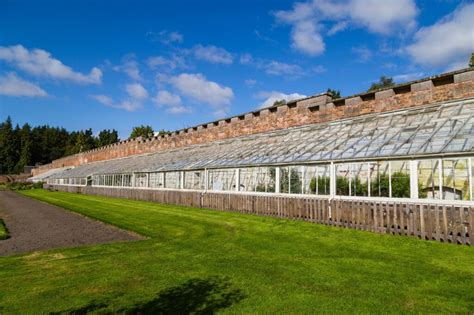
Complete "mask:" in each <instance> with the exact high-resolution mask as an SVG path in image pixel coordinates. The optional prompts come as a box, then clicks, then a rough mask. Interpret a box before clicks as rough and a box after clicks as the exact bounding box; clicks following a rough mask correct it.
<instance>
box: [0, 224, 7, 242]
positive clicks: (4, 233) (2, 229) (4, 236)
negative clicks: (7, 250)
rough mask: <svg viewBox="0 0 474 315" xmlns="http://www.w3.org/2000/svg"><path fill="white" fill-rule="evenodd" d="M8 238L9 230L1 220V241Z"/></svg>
mask: <svg viewBox="0 0 474 315" xmlns="http://www.w3.org/2000/svg"><path fill="white" fill-rule="evenodd" d="M7 238H8V230H7V228H6V227H5V223H4V222H3V220H2V219H0V240H6V239H7Z"/></svg>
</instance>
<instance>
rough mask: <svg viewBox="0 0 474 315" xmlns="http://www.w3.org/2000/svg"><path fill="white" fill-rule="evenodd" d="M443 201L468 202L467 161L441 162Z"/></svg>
mask: <svg viewBox="0 0 474 315" xmlns="http://www.w3.org/2000/svg"><path fill="white" fill-rule="evenodd" d="M442 192H443V199H447V200H469V199H470V195H469V170H468V160H467V159H452V160H444V161H443V187H442Z"/></svg>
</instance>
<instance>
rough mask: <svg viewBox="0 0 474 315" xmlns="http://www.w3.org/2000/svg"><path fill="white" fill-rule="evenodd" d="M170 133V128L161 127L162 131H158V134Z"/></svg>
mask: <svg viewBox="0 0 474 315" xmlns="http://www.w3.org/2000/svg"><path fill="white" fill-rule="evenodd" d="M169 133H170V131H169V130H164V129H161V130H160V131H158V136H161V135H166V134H169Z"/></svg>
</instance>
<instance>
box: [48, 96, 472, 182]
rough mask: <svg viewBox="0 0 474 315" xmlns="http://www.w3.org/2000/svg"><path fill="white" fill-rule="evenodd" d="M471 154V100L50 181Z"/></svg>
mask: <svg viewBox="0 0 474 315" xmlns="http://www.w3.org/2000/svg"><path fill="white" fill-rule="evenodd" d="M467 152H474V99H469V100H464V101H457V102H450V103H445V104H438V105H429V106H423V107H417V108H412V109H407V110H401V111H395V112H384V113H379V114H370V115H365V116H360V117H356V118H352V119H347V120H340V121H334V122H330V123H322V124H313V125H306V126H302V127H294V128H289V129H284V130H277V131H271V132H266V133H260V134H255V135H249V136H243V137H238V138H231V139H226V140H221V141H215V142H211V143H206V144H201V145H192V146H188V147H183V148H177V149H172V150H167V151H162V152H157V153H153V154H147V155H140V156H131V157H127V158H121V159H115V160H108V161H101V162H94V163H89V164H84V165H81V166H78V167H75V168H73V169H67V170H58V171H56V172H55V173H54V174H50V175H49V177H51V178H66V177H85V176H88V175H92V174H107V173H109V174H110V173H127V172H155V171H171V170H190V169H204V168H225V167H238V166H249V165H250V166H256V165H259V164H267V165H268V164H280V163H301V162H304V163H308V162H324V161H328V162H329V161H334V160H346V159H347V160H357V159H360V160H364V159H377V158H384V157H385V158H387V157H391V158H393V157H403V158H407V157H410V156H418V155H429V154H439V153H467Z"/></svg>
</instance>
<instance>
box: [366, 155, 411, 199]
mask: <svg viewBox="0 0 474 315" xmlns="http://www.w3.org/2000/svg"><path fill="white" fill-rule="evenodd" d="M369 165H370V168H369V172H370V196H371V197H389V195H390V194H389V192H390V177H389V172H388V170H389V167H388V165H389V163H388V162H375V163H370V164H369ZM408 184H410V183H408ZM408 187H410V186H408Z"/></svg>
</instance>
